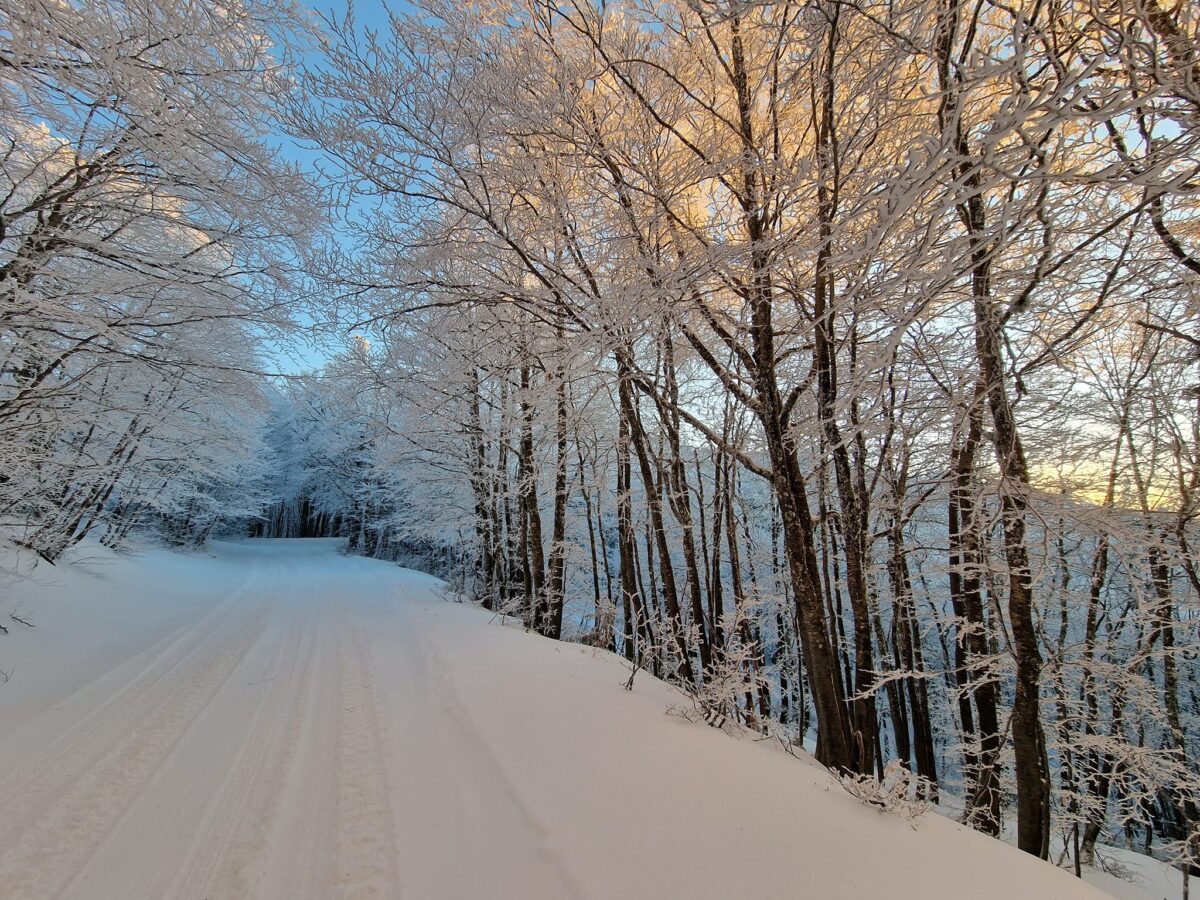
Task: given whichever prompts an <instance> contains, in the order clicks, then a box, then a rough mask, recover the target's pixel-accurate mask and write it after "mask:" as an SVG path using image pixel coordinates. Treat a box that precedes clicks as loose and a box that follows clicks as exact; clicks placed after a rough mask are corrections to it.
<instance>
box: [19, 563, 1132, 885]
mask: <svg viewBox="0 0 1200 900" xmlns="http://www.w3.org/2000/svg"><path fill="white" fill-rule="evenodd" d="M5 552H6V553H8V556H7V557H5V558H4V559H3V560H0V567H2V566H4V565H7V568H8V569H9V570H12V569H13V568H15V567H20V568H23V569H25V570H26V571H25V572H24V573H23V574H22V575H21V576H20V577H13V576H11V575H9V576H5V577H4V578H3V579H0V616H2V617H3V620H4V624H5V625H7V626H8V627H9V628H10V633H9V634H7V635H0V670H3V672H4V673H6V674H7V675H8V676H9V677H8V681H7V682H3V680H2V676H0V895H3V897H5V898H10V900H15V898H38V900H42V898H50V897H60V896H61V897H73V898H88V900H106V898H113V900H118V898H119V900H133V898H168V897H179V898H196V900H201V898H208V900H220V898H259V897H278V898H288V900H297V898H314V900H324V898H335V897H382V898H400V897H404V898H463V900H467V898H514V900H516V898H520V900H535V898H572V897H592V898H642V897H645V898H656V900H663V898H668V900H669V898H681V900H682V898H697V900H699V898H726V897H728V898H735V897H736V898H742V897H745V898H870V897H895V898H906V897H920V898H922V900H940V898H955V900H957V898H961V897H972V898H980V900H982V898H1005V900H1012V898H1018V900H1035V898H1047V900H1049V898H1059V900H1071V898H1081V900H1082V898H1096V897H1103V896H1105V894H1103V893H1101V892H1100V891H1099V890H1098V889H1096V888H1094V887H1092V886H1089V885H1088V884H1085V883H1081V882H1079V881H1077V880H1076V879H1074V878H1072V877H1071V876H1070V875H1069V874H1067V873H1066V872H1063V871H1060V870H1057V869H1055V868H1054V867H1053V866H1051V865H1049V864H1047V863H1043V862H1039V861H1037V860H1034V859H1032V858H1029V857H1027V856H1025V855H1024V854H1022V853H1020V852H1018V851H1017V850H1015V849H1013V848H1012V847H1010V846H1007V845H1005V844H1002V843H1000V842H998V841H995V840H992V839H989V838H987V837H984V836H982V835H979V834H976V833H974V832H972V831H970V830H969V829H967V828H964V827H961V826H959V825H956V824H955V823H953V822H951V821H949V820H947V819H944V818H942V817H941V816H938V815H936V814H932V813H930V814H926V815H925V816H922V817H921V818H920V819H918V820H917V821H916V822H915V823H910V822H908V821H906V820H904V819H903V818H901V817H899V816H897V815H895V814H890V813H881V812H878V811H876V810H874V809H872V808H870V807H867V806H865V805H863V804H862V803H860V802H859V801H857V800H855V799H853V798H851V797H850V796H849V795H848V794H847V793H846V792H845V791H843V790H842V788H841V787H840V786H839V785H838V783H837V782H836V781H835V780H834V778H833V777H832V776H831V775H830V774H829V773H827V772H826V771H825V770H824V769H822V768H821V767H820V766H818V765H817V764H816V763H815V762H813V761H812V760H810V759H808V758H807V757H800V758H796V757H793V756H790V755H788V754H787V753H784V752H783V751H782V750H780V749H779V748H778V747H777V746H772V745H770V744H768V743H765V742H764V743H759V742H756V741H754V740H752V739H750V738H748V737H747V738H737V737H731V736H729V735H728V734H725V733H722V732H719V731H717V730H715V729H711V728H708V727H705V726H704V725H699V724H692V723H689V722H687V721H684V720H683V719H682V718H680V717H678V716H672V715H668V714H666V712H665V711H666V709H667V708H668V707H669V706H680V705H684V704H685V703H686V701H684V700H683V698H682V697H681V696H680V695H679V694H678V693H676V692H675V691H674V690H673V689H671V688H670V687H668V686H667V685H665V684H663V683H661V682H657V681H655V680H654V679H652V678H650V677H649V676H647V675H646V674H645V673H642V674H639V676H638V678H637V681H636V683H635V686H634V690H633V691H632V692H631V693H630V692H627V691H626V690H625V689H624V682H625V680H626V677H627V672H626V669H625V667H624V665H623V663H622V662H621V661H620V660H618V659H617V658H615V657H613V656H611V655H609V654H606V653H601V652H598V651H594V650H591V649H588V648H585V647H581V646H578V645H572V644H565V643H556V642H552V641H549V640H545V639H542V638H539V637H536V636H534V635H530V634H526V633H524V632H523V631H521V630H520V629H517V628H512V627H508V628H506V627H501V626H500V625H499V623H497V622H496V621H495V620H494V618H493V617H492V616H491V615H490V614H489V613H487V612H485V611H483V610H480V609H477V608H474V607H472V606H470V605H467V604H461V603H454V602H449V601H448V599H447V594H446V592H445V590H444V587H443V586H442V584H441V582H439V581H438V580H436V579H434V578H431V577H429V576H426V575H422V574H419V573H416V572H412V571H408V570H405V569H401V568H398V567H396V566H393V565H389V564H386V563H381V562H376V561H372V560H366V559H361V558H355V557H348V556H345V555H343V554H342V553H341V552H340V546H339V544H338V543H337V542H333V541H312V540H308V541H282V540H280V541H265V540H264V541H247V542H240V543H217V544H214V545H212V546H211V547H210V549H209V550H208V551H206V552H205V553H194V554H180V553H173V552H168V551H166V550H144V551H141V552H140V553H137V554H132V555H116V554H112V553H110V552H107V551H103V550H101V549H100V548H98V547H94V546H92V547H87V548H84V549H82V550H80V551H79V552H77V553H76V555H75V559H74V561H73V563H72V564H71V565H60V566H57V567H50V566H47V565H45V564H41V565H38V566H37V567H36V568H35V569H33V570H32V573H30V572H29V571H28V568H29V566H28V560H27V559H19V558H17V557H16V556H15V555H14V554H12V553H11V552H9V551H5ZM14 609H16V610H17V614H18V615H20V616H22V617H23V618H27V619H28V620H29V621H30V622H32V623H33V624H34V625H35V627H34V628H32V629H30V628H27V627H25V626H23V625H21V624H19V623H17V622H15V621H14V620H11V619H10V618H9V613H10V612H11V611H13V610H14ZM1125 889H1128V890H1125ZM1121 890H1122V893H1123V895H1124V896H1129V897H1136V896H1139V894H1138V893H1133V891H1135V890H1136V889H1135V888H1133V887H1132V886H1130V885H1121ZM1141 896H1144V895H1141Z"/></svg>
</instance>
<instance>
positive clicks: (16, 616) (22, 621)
mask: <svg viewBox="0 0 1200 900" xmlns="http://www.w3.org/2000/svg"><path fill="white" fill-rule="evenodd" d="M9 616H11V617H12V618H14V619H16V620H17V621H18V622H20V623H21V624H22V625H28V626H29V627H30V628H36V627H37V626H36V625H34V624H33V623H32V622H30V621H29V620H27V619H22V618H21V617H20V616H18V615H17V614H16V613H9Z"/></svg>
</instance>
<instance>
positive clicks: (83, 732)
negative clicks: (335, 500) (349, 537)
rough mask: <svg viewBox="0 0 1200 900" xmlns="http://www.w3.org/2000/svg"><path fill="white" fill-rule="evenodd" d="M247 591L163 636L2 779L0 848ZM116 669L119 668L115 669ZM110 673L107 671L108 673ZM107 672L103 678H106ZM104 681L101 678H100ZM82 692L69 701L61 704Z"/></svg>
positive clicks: (115, 734)
mask: <svg viewBox="0 0 1200 900" xmlns="http://www.w3.org/2000/svg"><path fill="white" fill-rule="evenodd" d="M248 590H249V589H248V588H243V589H242V590H240V591H239V592H238V594H237V596H236V597H231V598H229V599H228V600H226V601H225V602H223V603H219V604H215V605H214V606H213V607H212V608H211V609H210V611H209V612H208V613H206V614H205V615H204V616H202V617H201V618H200V619H198V620H196V621H193V622H189V623H187V624H186V625H183V626H181V627H180V628H178V629H176V630H175V631H173V632H171V633H170V634H168V635H166V636H165V637H163V639H162V640H160V641H159V642H158V643H157V644H156V645H155V646H154V647H153V648H151V649H150V650H148V651H146V652H144V653H143V654H139V655H142V656H145V657H146V658H147V662H146V663H145V665H144V666H143V667H142V668H141V669H140V670H137V671H135V672H134V674H132V676H131V677H130V679H129V680H128V681H127V682H125V684H124V686H123V687H121V688H120V689H119V690H118V691H116V692H115V693H114V694H113V695H112V696H111V697H110V698H108V699H107V700H105V701H104V702H102V703H101V704H100V705H99V706H97V707H96V708H95V709H94V710H93V711H92V712H90V713H88V714H87V715H86V716H85V717H84V718H82V719H80V720H79V721H78V722H77V723H75V724H74V725H72V726H71V727H70V728H69V729H68V730H67V731H66V732H65V733H63V734H62V735H61V736H60V737H58V738H57V739H55V740H54V741H53V742H52V743H51V744H50V745H49V746H47V747H46V748H45V749H44V750H42V751H40V752H39V753H38V755H37V756H36V757H35V758H34V759H32V760H31V761H30V762H29V763H28V764H27V765H25V766H22V767H20V768H17V769H15V770H13V771H12V772H10V773H9V774H7V775H6V776H4V777H2V778H0V808H2V809H4V810H5V819H6V820H7V821H6V823H5V824H0V846H2V845H5V844H9V843H11V835H12V833H13V832H14V831H16V830H18V827H19V826H20V825H21V824H22V823H23V822H25V821H26V820H27V819H28V818H29V817H30V816H32V815H34V814H36V812H37V810H38V809H39V806H40V805H44V804H46V803H48V802H50V801H51V800H52V799H53V798H54V797H55V796H57V794H58V793H59V791H60V790H61V788H62V786H63V785H65V784H66V783H67V782H69V781H70V780H71V778H72V777H73V776H74V774H75V773H77V772H79V771H80V770H81V769H84V768H87V766H88V764H89V762H90V761H92V760H95V759H96V758H98V757H99V756H100V755H102V754H103V753H104V752H105V751H107V750H108V749H109V748H111V747H112V746H113V745H114V744H115V743H116V742H117V741H119V740H120V739H121V738H122V737H123V736H124V735H125V734H127V733H128V730H129V729H130V728H131V727H133V725H134V724H135V723H136V722H137V721H138V720H139V719H140V718H141V717H142V716H143V715H144V714H145V711H146V708H147V706H149V705H153V704H154V703H155V702H158V699H157V695H158V694H159V693H162V688H163V684H164V683H165V682H166V681H167V680H169V679H170V678H171V677H172V676H173V674H174V673H175V672H177V671H178V670H179V669H180V668H181V667H184V666H187V665H189V664H192V663H194V657H195V656H196V654H197V653H198V652H200V651H201V650H203V649H204V648H205V642H206V641H207V640H208V639H210V638H211V637H212V636H213V635H214V634H215V633H217V631H218V630H219V629H220V627H221V619H222V618H223V617H225V616H227V615H228V613H229V609H230V608H232V607H234V606H236V604H237V603H238V602H240V601H242V600H244V599H245V596H246V594H247V593H248ZM118 668H119V667H118ZM110 671H111V670H110ZM107 674H109V673H106V675H107ZM101 677H105V676H101ZM82 690H85V688H81V689H80V690H77V691H75V692H74V694H72V695H71V697H68V698H67V699H66V700H65V701H63V702H64V704H65V703H66V702H68V701H70V700H71V699H73V698H74V697H75V696H76V695H78V694H79V693H80V692H81V691H82Z"/></svg>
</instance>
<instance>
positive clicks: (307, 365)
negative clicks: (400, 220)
mask: <svg viewBox="0 0 1200 900" xmlns="http://www.w3.org/2000/svg"><path fill="white" fill-rule="evenodd" d="M307 5H308V6H309V8H310V9H312V10H314V11H315V12H317V13H318V14H320V15H323V16H326V17H328V16H329V15H330V14H331V13H332V14H333V15H335V16H337V17H339V18H340V17H341V16H343V15H344V14H345V12H346V9H347V4H346V2H344V0H343V2H333V3H330V2H309V3H307ZM407 6H408V4H407V3H405V2H404V0H399V2H397V0H389V2H388V3H387V4H386V5H385V3H384V2H383V0H356V2H354V3H353V7H354V17H355V20H356V21H357V23H358V25H359V27H360V28H363V29H373V30H383V29H386V28H387V27H388V17H387V9H388V8H389V7H390V8H391V9H393V10H402V9H404V8H406V7H407ZM309 62H310V63H311V64H313V65H320V64H321V59H320V57H319V56H316V55H313V56H311V57H310V58H309ZM278 141H279V147H280V149H281V151H282V152H283V154H284V156H285V157H287V158H288V159H290V160H292V161H294V162H296V163H298V164H299V165H301V166H303V167H305V168H311V167H312V165H313V163H314V162H315V160H316V158H317V152H316V151H314V150H313V149H312V148H309V147H305V146H304V145H302V144H298V143H297V142H295V141H294V140H292V139H291V138H290V137H288V136H287V135H284V134H280V135H279V138H278ZM297 319H298V321H299V322H300V324H301V325H302V326H303V327H304V328H306V329H309V328H311V327H312V325H313V320H312V318H311V317H309V316H308V315H307V314H300V315H298V316H297ZM267 349H268V353H269V355H270V356H271V364H270V366H269V368H271V369H272V370H273V371H276V372H279V373H282V374H285V375H299V374H304V373H306V372H311V371H313V370H315V369H318V368H320V367H321V366H322V365H324V363H325V362H327V361H328V359H329V357H330V354H331V352H336V350H337V348H336V347H333V348H331V347H328V346H322V345H320V344H319V343H317V342H315V341H310V340H305V339H303V338H298V339H297V340H295V341H289V342H288V343H287V344H286V345H275V346H273V347H268V348H267Z"/></svg>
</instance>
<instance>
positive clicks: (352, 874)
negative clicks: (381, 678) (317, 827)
mask: <svg viewBox="0 0 1200 900" xmlns="http://www.w3.org/2000/svg"><path fill="white" fill-rule="evenodd" d="M338 685H339V688H340V692H339V697H338V726H337V736H338V748H337V843H336V847H337V869H336V878H337V882H336V891H335V893H334V896H337V897H345V898H373V897H378V898H389V900H391V898H398V897H400V896H401V889H400V876H399V870H398V854H397V852H396V838H395V828H394V817H393V812H392V807H391V802H390V798H389V793H390V791H389V787H388V781H387V771H386V767H385V765H384V744H383V738H382V735H381V729H380V724H379V706H378V699H377V696H376V691H375V685H374V681H373V679H372V677H371V666H370V649H369V645H368V643H367V638H366V637H365V635H364V634H363V633H362V632H361V630H359V628H358V627H357V626H356V625H355V624H354V623H353V621H352V620H351V619H350V618H349V616H343V617H342V618H341V621H340V622H339V623H338Z"/></svg>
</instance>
